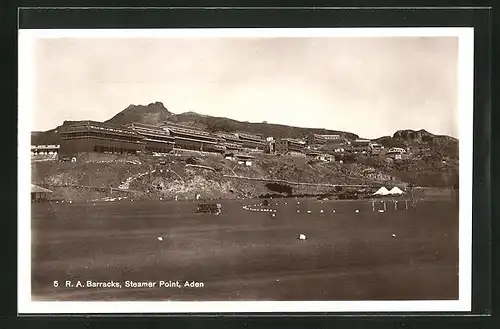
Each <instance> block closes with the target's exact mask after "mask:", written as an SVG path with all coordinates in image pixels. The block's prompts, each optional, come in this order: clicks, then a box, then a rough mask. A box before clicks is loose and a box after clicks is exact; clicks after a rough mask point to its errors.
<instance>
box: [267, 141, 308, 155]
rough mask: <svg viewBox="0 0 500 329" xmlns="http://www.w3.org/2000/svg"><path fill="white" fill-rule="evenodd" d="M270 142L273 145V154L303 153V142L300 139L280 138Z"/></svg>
mask: <svg viewBox="0 0 500 329" xmlns="http://www.w3.org/2000/svg"><path fill="white" fill-rule="evenodd" d="M271 143H272V144H273V145H274V147H272V149H273V150H274V153H275V154H279V155H293V156H302V155H305V152H304V151H305V142H303V141H301V140H298V139H293V138H281V139H278V140H276V141H273V142H271Z"/></svg>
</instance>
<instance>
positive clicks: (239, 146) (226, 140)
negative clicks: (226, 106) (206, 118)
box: [215, 132, 243, 154]
mask: <svg viewBox="0 0 500 329" xmlns="http://www.w3.org/2000/svg"><path fill="white" fill-rule="evenodd" d="M215 135H216V136H217V137H218V138H219V144H221V145H223V146H224V148H225V153H226V154H227V153H231V154H235V152H241V151H243V142H242V141H241V140H240V138H239V137H238V136H237V135H235V134H232V133H224V132H217V133H215Z"/></svg>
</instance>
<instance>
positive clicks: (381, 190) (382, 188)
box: [373, 186, 389, 195]
mask: <svg viewBox="0 0 500 329" xmlns="http://www.w3.org/2000/svg"><path fill="white" fill-rule="evenodd" d="M387 194H389V190H388V189H386V188H385V187H384V186H382V187H381V188H379V189H378V191H377V192H375V193H373V195H387Z"/></svg>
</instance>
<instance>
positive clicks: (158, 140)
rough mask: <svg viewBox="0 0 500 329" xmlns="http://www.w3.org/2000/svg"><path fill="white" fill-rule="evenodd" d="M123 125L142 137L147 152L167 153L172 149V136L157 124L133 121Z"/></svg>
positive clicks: (173, 141)
mask: <svg viewBox="0 0 500 329" xmlns="http://www.w3.org/2000/svg"><path fill="white" fill-rule="evenodd" d="M125 127H127V128H128V129H130V130H133V131H135V132H136V133H137V134H138V135H141V136H143V137H144V142H145V143H146V145H145V150H146V151H147V152H157V153H169V152H171V151H172V150H173V149H174V143H175V139H174V137H173V136H170V135H169V133H168V131H166V130H164V129H162V128H160V127H158V126H153V125H148V124H144V123H139V122H134V123H130V124H127V125H125Z"/></svg>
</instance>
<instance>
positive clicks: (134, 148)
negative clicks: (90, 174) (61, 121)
mask: <svg viewBox="0 0 500 329" xmlns="http://www.w3.org/2000/svg"><path fill="white" fill-rule="evenodd" d="M143 139H144V137H143V136H141V135H139V134H137V133H136V132H135V131H133V130H130V129H128V128H125V127H114V126H111V125H105V124H102V123H100V122H95V121H78V122H75V123H73V124H71V125H69V126H67V127H64V128H62V130H61V131H60V149H59V156H60V157H66V156H73V155H76V154H77V153H82V152H99V153H113V154H136V153H137V152H138V151H143V150H144V149H145V145H146V144H145V142H144V141H143Z"/></svg>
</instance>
